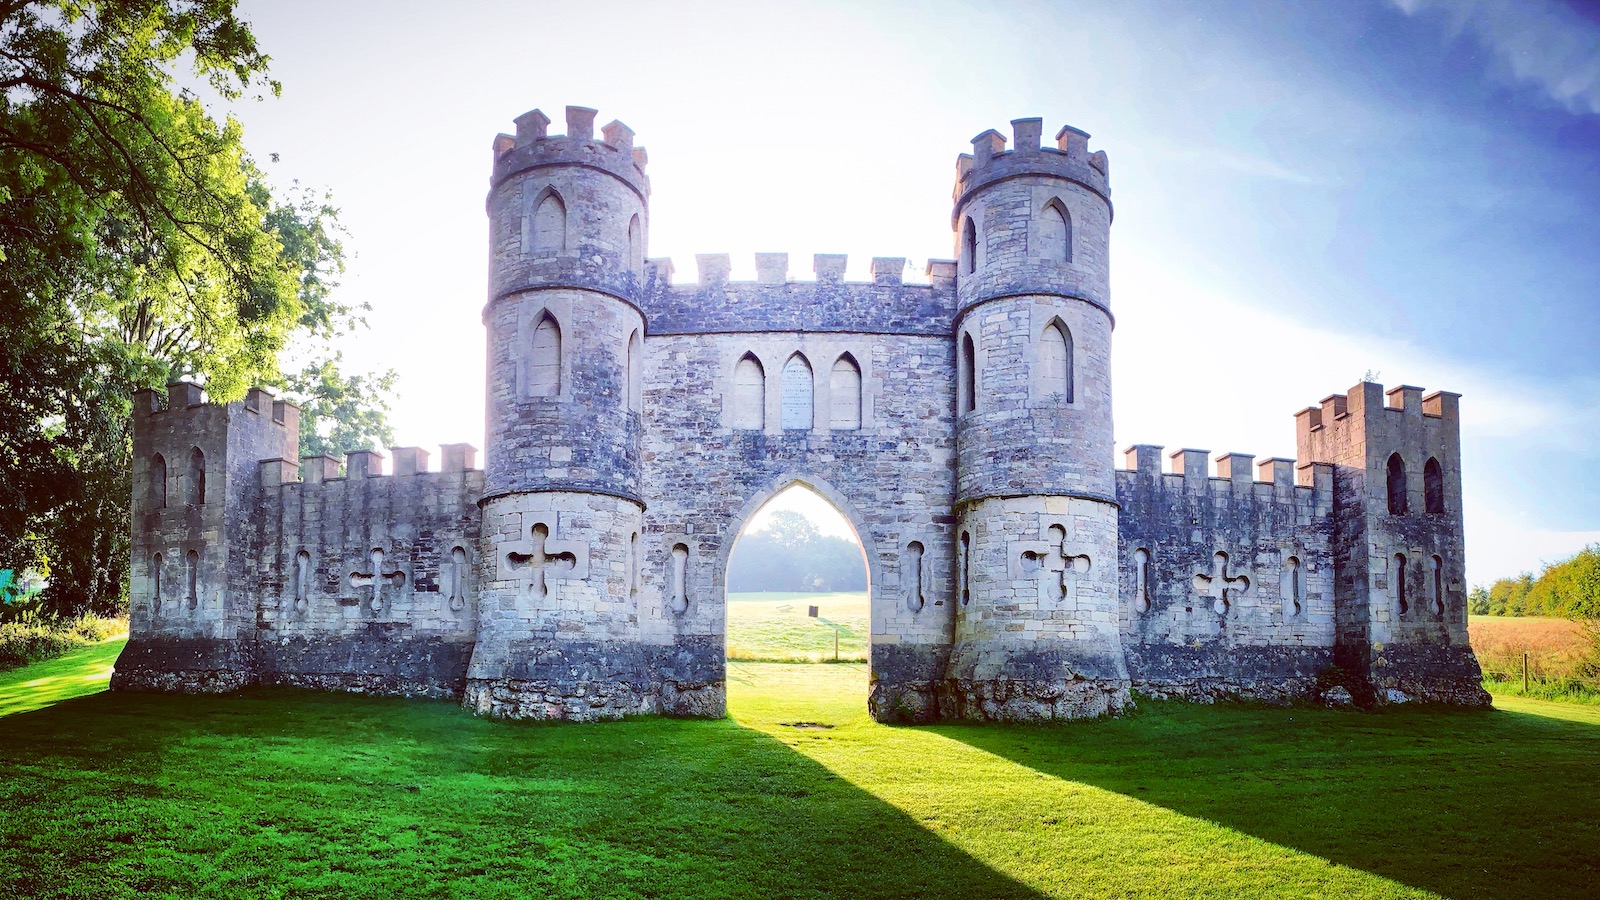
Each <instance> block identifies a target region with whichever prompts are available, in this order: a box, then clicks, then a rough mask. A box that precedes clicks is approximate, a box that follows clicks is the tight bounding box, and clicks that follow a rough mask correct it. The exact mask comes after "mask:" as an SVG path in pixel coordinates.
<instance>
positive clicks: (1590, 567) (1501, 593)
mask: <svg viewBox="0 0 1600 900" xmlns="http://www.w3.org/2000/svg"><path fill="white" fill-rule="evenodd" d="M1467 611H1468V612H1470V613H1471V614H1472V615H1475V616H1560V617H1562V618H1567V619H1597V618H1600V544H1592V545H1590V546H1588V547H1585V548H1584V549H1582V550H1580V551H1578V553H1577V554H1576V555H1575V556H1573V557H1571V558H1570V559H1565V560H1562V561H1561V562H1557V563H1552V564H1550V565H1548V566H1545V567H1544V571H1542V572H1541V573H1539V575H1538V577H1535V576H1534V575H1533V573H1531V572H1524V573H1522V574H1521V575H1518V576H1517V577H1515V578H1501V579H1500V580H1498V581H1496V582H1495V583H1493V584H1491V585H1489V587H1488V588H1484V587H1481V586H1480V587H1475V588H1473V589H1472V592H1471V593H1470V594H1468V595H1467Z"/></svg>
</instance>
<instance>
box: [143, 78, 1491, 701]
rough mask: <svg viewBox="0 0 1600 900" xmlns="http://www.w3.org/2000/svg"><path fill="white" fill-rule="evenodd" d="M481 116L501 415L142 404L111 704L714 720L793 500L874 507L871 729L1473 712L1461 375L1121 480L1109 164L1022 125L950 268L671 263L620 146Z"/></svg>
mask: <svg viewBox="0 0 1600 900" xmlns="http://www.w3.org/2000/svg"><path fill="white" fill-rule="evenodd" d="M594 121H595V111H594V110H591V109H584V108H580V107H568V108H567V110H566V133H565V134H564V135H558V134H551V133H550V127H549V126H550V120H549V118H548V117H546V116H545V115H544V114H543V113H541V112H540V111H538V110H534V111H532V112H529V113H526V114H524V115H523V116H521V117H520V118H518V119H517V128H516V134H515V135H500V136H498V137H496V138H495V140H494V153H493V158H494V163H493V172H492V175H491V177H490V187H489V196H488V204H487V208H488V215H489V222H490V248H489V249H490V264H489V265H490V278H489V295H488V300H487V305H486V306H485V307H484V310H483V323H484V326H485V328H486V330H487V337H488V357H487V369H488V371H487V373H486V384H485V394H486V408H487V420H486V421H487V433H486V435H485V442H486V446H485V453H484V457H485V458H484V463H483V468H481V469H480V468H478V467H477V458H476V454H477V450H476V448H474V447H472V446H469V445H466V444H452V445H446V446H444V447H443V448H441V453H440V454H439V457H440V459H439V462H438V465H437V467H435V466H434V465H432V464H430V460H429V454H428V453H427V452H426V451H424V450H422V449H419V448H415V447H395V448H391V449H390V451H389V454H388V462H387V465H386V464H385V457H384V456H383V455H381V454H379V453H376V452H372V451H365V450H364V451H359V452H352V453H349V454H347V455H346V457H345V459H344V460H338V459H335V458H333V457H327V456H316V457H308V458H302V459H296V456H297V447H298V442H299V411H298V410H297V409H296V407H295V406H294V405H293V404H290V403H287V402H285V401H283V400H278V399H274V398H273V396H272V395H270V394H268V393H267V392H266V391H263V390H252V391H250V392H249V394H248V395H247V396H246V397H245V398H244V399H243V400H240V401H237V402H233V403H227V404H214V403H209V402H207V400H206V398H205V396H204V394H203V393H202V391H201V389H200V388H199V386H197V385H195V384H192V383H188V382H179V383H176V384H173V385H171V386H169V387H168V389H167V391H166V395H165V397H162V396H160V395H158V394H157V393H156V392H154V391H144V392H141V393H139V394H138V395H136V397H135V404H134V413H133V416H134V420H133V434H134V453H135V462H134V467H135V468H134V472H133V484H134V496H133V567H132V573H133V574H132V584H131V596H132V608H131V617H132V622H131V632H132V638H131V640H130V641H129V643H128V645H127V648H126V650H125V651H124V652H123V654H122V656H121V658H120V659H119V660H118V661H117V664H116V671H115V675H114V677H113V680H112V687H113V688H115V689H119V690H157V691H227V690H233V689H236V688H241V687H245V686H248V685H258V684H259V685H294V686H301V687H307V688H318V689H326V690H344V691H360V692H368V693H374V694H390V695H401V696H425V697H438V698H453V699H456V700H459V701H460V702H462V703H463V704H465V705H466V706H467V707H468V708H470V709H472V710H475V711H477V712H479V713H483V714H488V715H494V716H506V717H529V718H542V719H571V720H595V719H608V718H616V717H619V716H627V715H637V714H666V715H675V716H720V715H722V714H723V713H724V710H725V706H726V694H725V678H726V675H725V672H726V663H725V650H724V633H725V627H726V613H725V602H726V601H725V584H726V574H727V567H728V558H729V553H730V551H731V549H732V547H733V544H734V541H735V540H736V539H737V538H738V536H739V534H740V533H741V531H742V530H743V528H744V527H745V525H746V523H747V522H748V521H749V519H750V517H751V516H752V515H753V514H754V513H755V511H756V510H757V509H758V508H759V507H760V506H762V505H763V504H764V503H765V502H766V501H767V500H769V499H770V498H771V497H773V496H774V495H775V494H776V493H777V492H779V491H780V490H783V489H784V488H786V487H789V486H791V485H794V484H801V485H806V486H808V487H810V488H813V489H815V490H816V491H817V492H819V493H820V494H821V495H823V496H824V497H826V498H827V499H828V500H829V501H831V502H832V503H833V504H834V505H835V506H837V507H838V509H839V510H840V512H841V513H842V514H843V515H844V516H845V518H847V519H848V520H849V522H850V523H851V525H853V526H854V528H855V530H856V533H857V534H858V535H859V537H860V540H861V544H862V546H863V548H864V554H865V562H866V567H867V571H868V575H869V581H870V586H871V587H870V592H871V622H872V634H871V659H870V667H871V679H870V681H871V691H870V696H869V699H868V702H869V705H870V709H871V712H872V714H873V716H875V717H876V718H878V719H879V720H882V721H902V722H928V721H934V720H939V719H978V720H1036V719H1070V718H1080V717H1091V716H1099V715H1104V714H1110V713H1116V712H1117V711H1119V710H1122V709H1124V708H1127V707H1128V706H1129V705H1130V704H1131V703H1132V702H1133V696H1134V695H1135V694H1143V695H1145V696H1150V697H1169V698H1184V699H1189V700H1195V701H1200V702H1210V701H1213V700H1219V699H1232V698H1245V699H1256V700H1264V701H1268V702H1274V703H1279V702H1348V701H1349V700H1351V699H1353V700H1354V701H1355V702H1357V703H1361V704H1363V705H1373V704H1384V703H1398V702H1406V701H1408V700H1414V701H1421V702H1429V703H1445V704H1456V705H1462V706H1485V705H1487V704H1488V702H1489V697H1488V695H1487V694H1486V693H1485V692H1484V691H1483V690H1482V688H1481V687H1480V686H1479V669H1478V664H1477V661H1476V659H1475V658H1474V657H1473V654H1472V650H1471V649H1470V647H1469V646H1468V644H1467V627H1466V602H1465V601H1466V598H1465V592H1464V589H1463V581H1464V577H1465V575H1464V571H1465V569H1464V565H1463V540H1462V518H1461V477H1460V462H1461V454H1460V432H1459V425H1460V419H1459V405H1458V400H1459V397H1458V395H1456V394H1452V393H1449V392H1447V391H1434V392H1432V393H1427V394H1425V393H1424V392H1423V390H1422V389H1421V388H1415V387H1410V386H1400V387H1395V388H1391V389H1389V390H1387V391H1385V390H1384V388H1383V386H1382V385H1378V384H1373V383H1370V382H1363V383H1360V384H1357V385H1356V386H1355V387H1353V388H1351V389H1350V390H1349V391H1348V392H1347V393H1344V394H1334V395H1332V396H1329V397H1327V398H1325V399H1323V400H1322V401H1321V402H1320V403H1319V404H1316V405H1313V406H1309V407H1307V408H1306V409H1303V410H1301V411H1300V412H1298V413H1296V414H1295V430H1296V433H1297V456H1298V458H1297V459H1264V460H1259V461H1257V460H1255V459H1254V458H1253V457H1251V456H1247V455H1243V454H1239V453H1228V454H1225V455H1222V456H1219V457H1218V458H1217V459H1216V460H1215V464H1214V466H1213V463H1212V461H1211V459H1210V455H1209V453H1208V452H1207V451H1204V450H1188V449H1184V450H1177V451H1174V452H1171V453H1169V454H1166V459H1167V461H1166V463H1165V464H1163V461H1162V455H1163V454H1162V448H1160V447H1156V446H1148V445H1142V444H1141V445H1135V446H1133V447H1130V448H1128V449H1127V451H1126V457H1125V459H1126V462H1125V467H1124V468H1117V467H1116V464H1115V454H1114V452H1113V438H1112V427H1111V422H1112V419H1111V358H1110V357H1111V330H1112V327H1113V325H1114V322H1115V319H1114V307H1113V305H1112V302H1111V294H1110V290H1109V287H1108V284H1109V279H1108V258H1109V254H1108V252H1107V251H1108V246H1109V240H1110V229H1111V219H1112V207H1111V191H1110V187H1109V184H1110V179H1109V173H1108V165H1107V161H1106V155H1105V153H1104V152H1092V153H1091V152H1090V151H1089V148H1088V141H1089V136H1088V135H1087V134H1085V133H1083V132H1081V131H1078V130H1077V129H1075V128H1071V127H1066V128H1062V129H1061V130H1060V131H1059V132H1058V133H1057V134H1056V135H1055V142H1054V145H1053V146H1045V145H1043V143H1042V142H1041V136H1042V122H1041V120H1039V119H1018V120H1016V121H1014V122H1012V123H1011V126H1012V135H1011V139H1010V141H1009V144H1010V147H1009V148H1008V147H1007V144H1008V140H1007V138H1006V137H1005V136H1003V135H1001V134H999V133H997V132H995V131H985V132H984V133H983V134H980V135H978V136H977V137H976V138H974V139H973V142H972V152H971V153H963V154H961V155H960V156H959V157H958V158H957V161H956V179H955V188H954V205H953V208H952V211H951V219H950V221H951V229H952V232H953V236H954V243H955V254H954V255H955V256H956V257H957V258H956V259H955V260H953V261H942V260H936V261H932V262H930V263H928V266H927V272H926V276H927V279H926V281H927V283H913V284H907V283H904V280H903V275H904V270H905V260H904V259H893V258H879V259H874V260H873V261H872V281H870V282H866V283H856V282H847V281H845V280H844V279H843V274H844V270H845V258H844V257H843V256H831V255H818V256H816V257H815V259H814V261H813V264H812V269H813V273H814V277H813V278H811V279H805V280H797V279H792V278H791V277H790V275H789V271H788V266H789V260H788V257H787V255H786V254H781V253H773V254H759V255H758V256H757V257H756V270H757V273H758V276H757V278H756V280H755V281H754V282H731V281H729V278H728V274H729V269H730V266H729V259H728V257H727V256H725V255H708V256H700V257H697V261H698V263H699V273H698V280H697V281H696V282H695V283H693V284H687V283H680V282H675V281H674V278H673V276H674V272H673V267H672V264H671V262H670V261H668V260H664V259H650V258H647V253H646V247H647V246H648V243H649V226H650V214H649V197H650V182H649V179H648V178H647V177H646V175H645V159H646V157H645V152H644V150H643V148H640V147H636V146H635V145H634V136H633V132H632V131H631V130H630V129H629V128H628V127H627V126H626V125H623V124H622V123H621V122H612V123H611V124H609V125H606V126H604V127H603V128H602V129H600V135H599V137H598V138H597V137H596V135H595V127H594Z"/></svg>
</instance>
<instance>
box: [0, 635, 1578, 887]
mask: <svg viewBox="0 0 1600 900" xmlns="http://www.w3.org/2000/svg"><path fill="white" fill-rule="evenodd" d="M105 649H106V648H96V649H95V650H93V651H86V652H83V653H80V654H76V655H74V657H73V658H72V659H71V660H68V659H63V660H59V661H57V663H55V664H52V665H56V666H66V665H70V664H72V663H74V661H76V663H77V664H78V665H79V670H78V675H79V676H80V678H79V682H78V683H79V684H88V683H89V682H88V681H87V680H85V679H88V678H89V677H90V676H91V675H95V676H96V677H98V676H97V675H96V673H98V672H99V671H100V670H101V669H102V668H103V665H104V662H105V659H106V656H105ZM51 672H52V673H54V674H50V675H49V676H48V677H50V678H62V677H65V678H66V679H67V681H66V682H54V681H52V682H47V683H46V684H60V683H72V675H71V672H69V671H63V670H62V669H60V668H56V669H52V670H51ZM15 674H16V675H17V676H19V677H22V678H25V679H27V680H30V681H31V680H36V679H37V678H38V677H41V676H40V674H39V673H38V672H36V671H32V670H30V671H27V672H22V673H15ZM865 691H866V667H865V666H863V665H859V664H855V665H838V666H796V665H774V664H761V663H737V662H735V663H731V664H730V667H729V692H730V706H731V708H732V710H733V715H732V717H731V718H730V719H727V720H719V721H673V720H666V719H640V720H632V721H627V722H620V723H613V724H605V725H592V726H570V725H540V724H531V723H517V722H512V723H507V722H495V721H489V720H485V719H479V718H475V717H473V716H471V715H469V714H468V713H466V712H465V711H464V710H462V709H460V708H459V707H457V706H456V705H454V704H450V703H439V702H425V701H402V700H382V699H373V698H368V697H360V696H349V695H328V694H311V693H302V692H296V691H288V690H259V691H249V692H245V693H243V694H240V695H234V696H223V697H174V696H152V695H128V694H109V693H99V694H93V695H89V696H81V697H77V698H76V699H68V700H62V701H61V702H57V703H56V704H55V705H53V706H48V707H45V708H40V709H35V710H33V711H30V712H20V713H14V714H12V715H9V716H6V717H4V718H0V896H7V897H9V896H16V897H330V898H331V897H374V898H385V900H392V898H397V897H527V896H555V897H696V898H699V897H838V896H851V897H1037V896H1059V897H1108V896H1111V897H1217V898H1228V900H1237V898H1241V897H1262V896H1282V897H1304V896H1336V897H1340V898H1341V900H1343V898H1356V897H1412V896H1449V897H1540V898H1547V897H1592V896H1594V895H1595V892H1596V890H1597V887H1600V792H1597V791H1595V790H1594V789H1593V785H1594V784H1595V783H1596V780H1597V778H1600V709H1595V708H1593V707H1585V706H1575V705H1559V704H1550V703H1540V702H1538V701H1532V700H1497V702H1500V703H1503V705H1504V707H1505V708H1503V709H1497V710H1493V711H1487V712H1451V711H1438V710H1429V709H1418V708H1406V707H1401V708H1398V709H1395V710H1392V711H1389V712H1384V713H1381V714H1369V713H1354V712H1335V711H1329V710H1323V709H1267V708H1253V707H1248V706H1236V705H1219V706H1214V707H1199V706H1187V705H1183V704H1164V703H1150V702H1146V703H1144V704H1142V705H1141V707H1140V710H1139V711H1138V712H1137V713H1135V714H1133V715H1130V716H1127V717H1124V718H1121V719H1117V720H1111V721H1102V722H1093V723H1080V724H1074V725H1070V726H1051V727H1025V726H1011V727H997V726H967V725H942V726H936V727H925V728H894V727H886V726H882V725H878V724H875V723H873V722H872V721H871V720H870V719H868V718H867V716H866V715H865V712H864V697H865ZM796 726H803V727H796ZM816 726H831V727H816Z"/></svg>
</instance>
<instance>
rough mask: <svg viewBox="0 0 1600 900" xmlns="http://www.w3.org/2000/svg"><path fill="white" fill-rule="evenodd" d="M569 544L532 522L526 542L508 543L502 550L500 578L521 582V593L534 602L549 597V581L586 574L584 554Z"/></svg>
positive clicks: (572, 544) (541, 524)
mask: <svg viewBox="0 0 1600 900" xmlns="http://www.w3.org/2000/svg"><path fill="white" fill-rule="evenodd" d="M584 549H585V548H583V547H582V546H581V545H579V544H577V543H576V542H573V541H564V540H558V539H556V538H554V537H551V535H550V526H549V525H546V524H545V523H543V522H535V523H534V525H533V527H532V528H530V529H528V538H527V540H521V541H512V542H511V543H509V544H506V545H505V549H504V550H503V551H502V554H501V557H500V561H501V572H500V575H501V578H502V579H504V580H508V581H520V582H522V587H523V590H524V591H526V592H527V593H529V594H531V595H532V596H533V597H535V598H537V599H541V600H542V599H544V598H546V597H548V596H550V587H551V585H550V581H551V580H552V579H557V580H561V579H580V580H581V579H583V578H585V577H587V575H588V573H587V572H585V571H580V569H585V568H587V562H588V560H587V555H588V554H587V553H585V552H584Z"/></svg>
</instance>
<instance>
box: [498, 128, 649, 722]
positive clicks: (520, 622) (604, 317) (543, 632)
mask: <svg viewBox="0 0 1600 900" xmlns="http://www.w3.org/2000/svg"><path fill="white" fill-rule="evenodd" d="M566 112H567V133H566V135H565V136H559V135H554V136H553V135H549V134H547V128H548V126H549V123H550V120H549V119H548V118H547V117H546V116H545V115H544V114H543V113H542V112H540V111H539V110H533V111H532V112H529V113H526V114H524V115H523V116H521V117H520V118H518V119H517V133H516V136H515V137H511V136H509V135H501V136H499V137H498V138H496V140H495V144H494V172H493V175H492V177H491V179H490V186H489V198H488V213H489V229H490V263H489V302H488V306H487V307H486V308H485V310H484V314H483V317H484V325H485V327H486V328H487V330H488V379H487V380H488V398H487V402H488V408H487V418H486V422H487V432H488V433H487V436H486V444H487V446H486V451H487V461H486V466H485V469H486V471H485V485H484V496H483V500H482V504H481V505H482V507H483V538H482V542H481V545H480V557H479V560H478V571H479V584H480V585H483V586H484V587H483V588H481V589H480V592H479V597H480V600H479V611H478V629H479V630H478V634H479V637H478V645H477V649H476V650H475V651H474V654H473V658H472V664H471V666H470V668H469V671H468V675H467V687H466V703H467V705H468V706H470V707H473V708H474V709H476V710H478V711H480V712H484V713H490V714H493V715H503V716H519V717H534V718H570V719H595V718H612V717H616V716H621V715H626V714H632V713H647V712H658V711H659V707H660V701H659V690H658V689H657V688H656V687H655V686H654V680H653V679H652V678H651V676H650V672H651V669H652V667H651V665H650V660H649V653H648V650H647V649H646V648H645V647H643V646H642V645H641V643H640V640H639V638H640V628H639V610H638V606H637V603H638V585H637V580H638V570H639V566H638V564H637V562H636V560H635V555H636V553H637V548H638V547H639V546H640V532H641V531H642V526H643V502H642V500H641V499H640V491H639V443H640V401H641V384H642V382H641V367H642V365H643V359H642V356H643V349H642V348H643V338H644V317H643V315H642V314H641V312H640V309H639V302H638V297H639V290H640V285H641V274H642V271H643V266H644V247H645V231H646V227H647V219H648V198H649V193H650V187H649V180H648V179H647V178H646V177H645V172H644V168H645V155H644V151H643V150H642V149H635V148H634V146H633V132H632V131H631V130H629V129H628V127H627V126H626V125H623V124H622V123H620V122H612V123H611V124H610V125H607V126H606V127H605V128H604V129H603V138H602V139H600V140H596V139H595V136H594V118H595V111H594V110H592V109H583V108H580V107H571V106H569V107H567V111H566Z"/></svg>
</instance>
